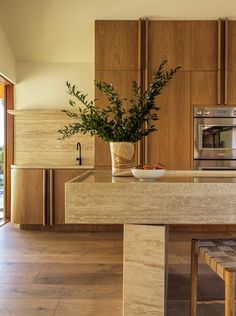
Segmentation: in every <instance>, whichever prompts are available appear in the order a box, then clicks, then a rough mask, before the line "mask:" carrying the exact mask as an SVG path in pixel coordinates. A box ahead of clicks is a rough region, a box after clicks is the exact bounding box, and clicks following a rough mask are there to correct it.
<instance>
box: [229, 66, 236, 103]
mask: <svg viewBox="0 0 236 316" xmlns="http://www.w3.org/2000/svg"><path fill="white" fill-rule="evenodd" d="M227 75H228V85H227V104H230V105H236V71H228V73H227Z"/></svg>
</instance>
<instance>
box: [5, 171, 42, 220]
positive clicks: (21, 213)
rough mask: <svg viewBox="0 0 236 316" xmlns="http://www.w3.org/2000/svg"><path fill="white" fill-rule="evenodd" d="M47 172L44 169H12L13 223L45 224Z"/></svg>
mask: <svg viewBox="0 0 236 316" xmlns="http://www.w3.org/2000/svg"><path fill="white" fill-rule="evenodd" d="M44 172H45V171H44V170H42V169H17V168H14V169H12V181H11V183H12V191H11V192H12V200H11V201H12V204H11V217H12V222H13V223H16V224H44V222H45V205H46V204H45V203H46V201H45V184H46V183H45V181H46V178H45V173H44Z"/></svg>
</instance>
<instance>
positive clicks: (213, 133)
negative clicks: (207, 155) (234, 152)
mask: <svg viewBox="0 0 236 316" xmlns="http://www.w3.org/2000/svg"><path fill="white" fill-rule="evenodd" d="M201 134H202V148H206V149H207V148H209V149H210V148H213V149H216V148H217V149H236V126H220V125H219V126H217V125H203V126H202V127H201Z"/></svg>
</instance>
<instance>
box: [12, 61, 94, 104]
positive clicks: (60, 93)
mask: <svg viewBox="0 0 236 316" xmlns="http://www.w3.org/2000/svg"><path fill="white" fill-rule="evenodd" d="M93 68H94V65H93V63H75V64H71V63H27V62H21V63H17V85H16V87H15V109H17V110H21V109H63V108H65V107H66V106H67V105H68V100H69V95H68V94H67V93H66V89H67V88H66V81H69V82H71V83H74V84H76V86H77V87H78V88H79V89H80V90H81V91H83V92H86V93H88V95H89V97H90V98H91V99H93V94H94V92H93V90H94V86H93V78H94V74H93Z"/></svg>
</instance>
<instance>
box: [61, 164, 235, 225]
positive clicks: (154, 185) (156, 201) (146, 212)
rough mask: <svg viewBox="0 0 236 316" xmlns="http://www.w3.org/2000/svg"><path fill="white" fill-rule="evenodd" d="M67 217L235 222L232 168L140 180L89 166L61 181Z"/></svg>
mask: <svg viewBox="0 0 236 316" xmlns="http://www.w3.org/2000/svg"><path fill="white" fill-rule="evenodd" d="M66 222H67V223H90V224H93V223H96V224H101V223H103V224H236V172H235V171H168V172H166V174H165V175H164V176H163V177H162V178H160V179H158V180H157V181H155V182H146V181H145V182H144V181H139V180H137V179H136V178H134V177H112V176H111V173H110V172H109V171H107V170H98V171H88V172H86V173H85V174H83V175H82V176H79V177H77V178H75V179H72V180H71V181H69V182H67V183H66Z"/></svg>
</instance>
